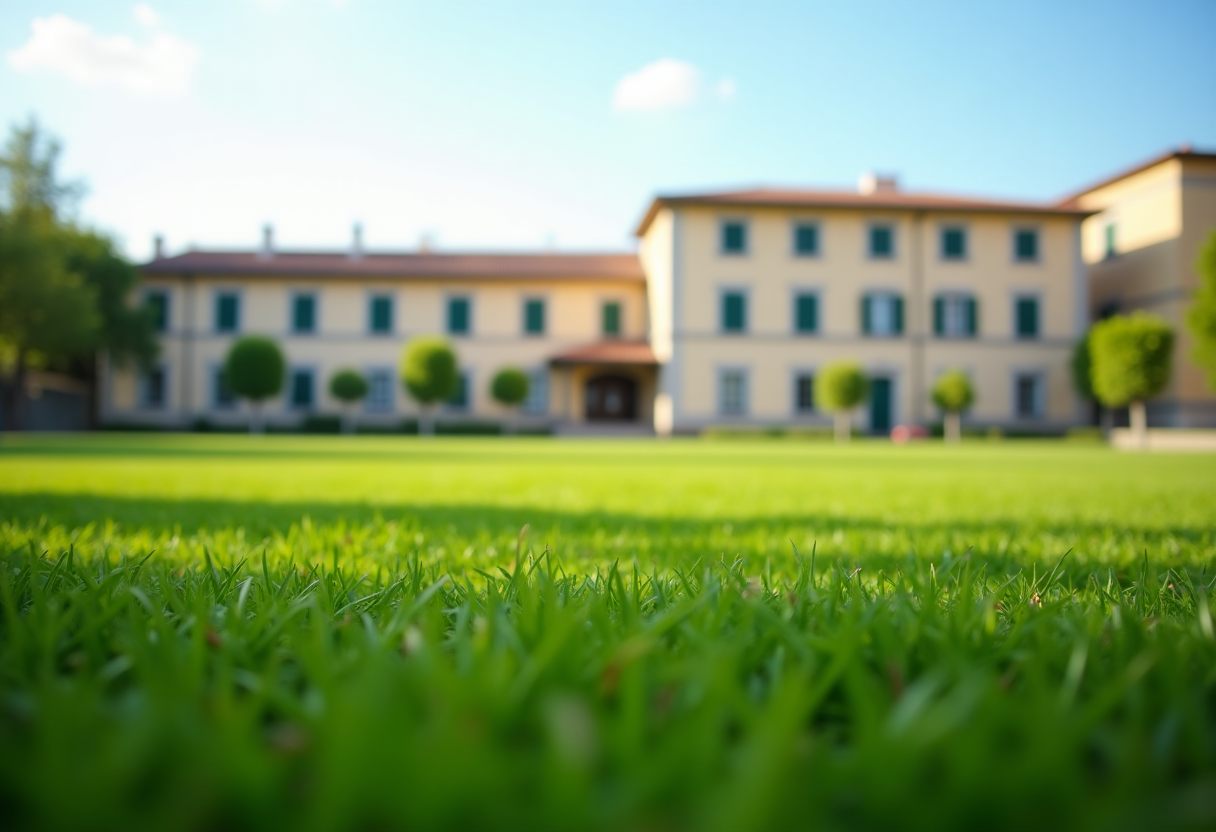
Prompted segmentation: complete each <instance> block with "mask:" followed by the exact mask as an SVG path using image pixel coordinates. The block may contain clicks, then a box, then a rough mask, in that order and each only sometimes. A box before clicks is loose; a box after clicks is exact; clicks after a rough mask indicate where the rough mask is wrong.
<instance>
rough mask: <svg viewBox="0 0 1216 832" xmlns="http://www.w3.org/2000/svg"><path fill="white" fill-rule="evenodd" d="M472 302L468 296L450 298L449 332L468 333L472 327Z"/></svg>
mask: <svg viewBox="0 0 1216 832" xmlns="http://www.w3.org/2000/svg"><path fill="white" fill-rule="evenodd" d="M471 306H472V303H471V301H470V300H469V299H468V298H466V297H458V298H448V334H449V335H468V334H469V330H470V329H472V323H471V319H472V317H473V316H472V315H471V314H470V310H471Z"/></svg>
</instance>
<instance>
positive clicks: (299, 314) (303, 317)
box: [291, 295, 317, 332]
mask: <svg viewBox="0 0 1216 832" xmlns="http://www.w3.org/2000/svg"><path fill="white" fill-rule="evenodd" d="M316 323H317V298H316V296H315V295H296V296H295V298H294V299H293V301H292V313H291V328H292V330H293V331H295V332H312V331H313V330H315V329H316Z"/></svg>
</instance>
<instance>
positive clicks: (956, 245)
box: [942, 225, 967, 260]
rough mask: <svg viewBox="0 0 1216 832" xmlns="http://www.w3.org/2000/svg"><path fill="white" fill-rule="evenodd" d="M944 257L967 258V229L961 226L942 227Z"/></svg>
mask: <svg viewBox="0 0 1216 832" xmlns="http://www.w3.org/2000/svg"><path fill="white" fill-rule="evenodd" d="M942 259H943V260H966V259H967V230H966V229H965V228H961V227H959V226H956V225H955V226H947V227H946V228H943V229H942Z"/></svg>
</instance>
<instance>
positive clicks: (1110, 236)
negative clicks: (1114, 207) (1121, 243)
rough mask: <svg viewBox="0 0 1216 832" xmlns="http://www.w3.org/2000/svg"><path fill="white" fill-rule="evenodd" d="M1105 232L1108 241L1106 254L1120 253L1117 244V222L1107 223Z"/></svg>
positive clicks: (1109, 255) (1110, 255) (1112, 255)
mask: <svg viewBox="0 0 1216 832" xmlns="http://www.w3.org/2000/svg"><path fill="white" fill-rule="evenodd" d="M1103 233H1104V234H1105V241H1106V256H1107V257H1114V256H1115V255H1116V254H1118V253H1119V252H1118V250H1117V248H1116V246H1115V224H1114V223H1113V222H1112V223H1107V225H1106V228H1105V229H1104V230H1103Z"/></svg>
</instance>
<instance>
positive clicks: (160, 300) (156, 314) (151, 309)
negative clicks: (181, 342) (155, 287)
mask: <svg viewBox="0 0 1216 832" xmlns="http://www.w3.org/2000/svg"><path fill="white" fill-rule="evenodd" d="M144 300H145V302H146V303H147V306H148V314H149V315H150V316H151V318H152V329H153V331H155V332H164V331H165V330H167V329H168V328H169V296H168V295H166V294H165V293H164V292H150V293H149V294H148V295H147V297H146V298H145V299H144Z"/></svg>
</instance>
